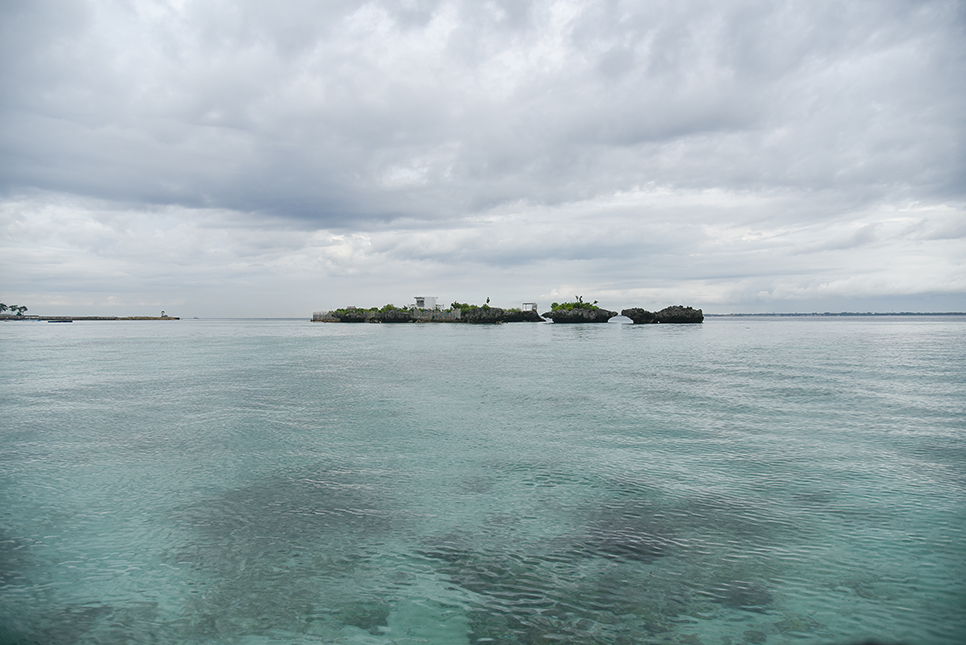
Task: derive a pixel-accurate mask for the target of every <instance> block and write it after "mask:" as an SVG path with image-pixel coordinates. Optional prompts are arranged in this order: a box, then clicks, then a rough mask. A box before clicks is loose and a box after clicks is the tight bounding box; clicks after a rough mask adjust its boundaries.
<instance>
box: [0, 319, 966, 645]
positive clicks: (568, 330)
mask: <svg viewBox="0 0 966 645" xmlns="http://www.w3.org/2000/svg"><path fill="white" fill-rule="evenodd" d="M0 356H2V358H3V362H4V364H5V367H6V369H5V370H4V371H3V373H2V374H0V384H2V387H0V406H2V421H0V437H2V446H3V448H2V450H0V643H4V644H6V643H18V642H20V643H33V642H37V643H50V644H60V643H155V642H157V643H162V642H164V643H166V642H185V643H215V642H234V643H251V644H256V643H291V642H304V643H319V642H323V643H426V642H429V643H446V644H460V643H680V644H684V643H688V644H692V645H696V644H699V643H700V644H704V645H727V644H733V645H740V644H742V643H768V644H778V643H849V642H856V641H859V640H861V639H865V638H877V639H879V640H883V641H902V642H907V643H960V642H962V636H961V635H962V634H964V633H966V616H964V611H963V607H964V606H966V582H964V581H966V541H964V539H963V538H964V535H963V533H964V527H966V504H964V500H966V450H964V448H966V432H964V431H966V421H964V419H966V319H964V318H958V317H922V318H914V317H895V318H803V319H798V318H795V319H787V318H783V319H767V318H727V319H720V318H712V319H709V320H708V321H707V322H706V323H705V324H703V325H681V326H673V325H649V326H639V327H638V326H631V325H617V324H608V325H589V326H568V325H551V324H545V325H544V324H522V323H521V324H508V325H499V326H492V327H491V326H464V325H334V324H311V323H308V322H303V321H238V320H233V321H187V320H185V321H179V322H166V323H158V322H88V323H83V322H75V323H73V324H71V325H47V324H42V323H7V324H3V325H0Z"/></svg>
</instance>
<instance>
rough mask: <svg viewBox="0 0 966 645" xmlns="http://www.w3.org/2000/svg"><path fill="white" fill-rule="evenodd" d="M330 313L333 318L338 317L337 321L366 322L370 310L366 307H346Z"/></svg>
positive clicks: (370, 313)
mask: <svg viewBox="0 0 966 645" xmlns="http://www.w3.org/2000/svg"><path fill="white" fill-rule="evenodd" d="M330 315H331V316H332V317H333V318H338V319H339V322H344V323H361V322H367V321H368V320H369V317H370V316H371V315H372V312H371V311H367V310H366V309H347V310H346V311H333V312H332V313H331V314H330Z"/></svg>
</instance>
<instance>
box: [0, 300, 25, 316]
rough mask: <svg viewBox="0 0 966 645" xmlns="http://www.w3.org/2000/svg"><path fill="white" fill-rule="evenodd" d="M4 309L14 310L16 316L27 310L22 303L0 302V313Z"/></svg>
mask: <svg viewBox="0 0 966 645" xmlns="http://www.w3.org/2000/svg"><path fill="white" fill-rule="evenodd" d="M4 311H11V312H15V313H16V314H17V316H21V317H22V316H23V312H25V311H27V307H26V306H24V305H5V304H3V303H2V302H0V313H3V312H4Z"/></svg>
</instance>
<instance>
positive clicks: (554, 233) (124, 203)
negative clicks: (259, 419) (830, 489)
mask: <svg viewBox="0 0 966 645" xmlns="http://www.w3.org/2000/svg"><path fill="white" fill-rule="evenodd" d="M642 4H643V6H642ZM0 12H2V14H3V15H0V82H2V83H3V87H4V92H3V93H2V96H0V110H2V112H0V119H2V121H0V124H2V127H0V147H2V150H3V155H0V200H2V201H0V230H2V242H0V245H2V252H3V255H4V258H3V260H2V261H3V263H4V264H3V279H2V280H3V281H2V284H0V293H2V296H3V297H4V299H5V300H4V301H5V302H8V301H21V300H23V301H28V300H29V302H27V304H31V303H36V304H34V305H33V306H32V307H31V310H32V311H38V312H39V311H40V310H41V309H44V310H47V309H50V308H51V307H53V308H57V307H67V308H69V309H71V311H72V312H76V313H82V312H81V311H79V310H78V309H79V308H85V307H87V308H91V309H97V310H98V311H103V309H104V308H105V307H113V308H120V309H123V310H124V312H128V311H130V312H132V313H133V312H134V310H135V309H138V308H150V307H156V306H157V303H161V304H162V305H165V304H167V308H168V309H172V310H173V309H176V308H182V309H185V310H186V311H185V313H186V314H198V315H271V314H278V315H307V313H309V312H310V311H311V310H312V309H319V308H327V307H333V306H337V305H341V304H348V302H347V301H346V298H351V299H353V300H357V301H358V303H357V304H384V302H383V301H385V302H390V301H394V302H396V303H397V304H403V303H404V302H405V301H407V300H408V299H410V298H411V296H412V295H413V293H415V292H416V291H420V292H423V291H430V292H433V295H440V296H441V297H442V298H444V300H447V301H448V300H449V299H454V300H455V299H457V298H459V299H461V300H466V299H473V298H477V299H482V298H484V297H486V296H493V297H495V298H505V299H507V300H508V302H506V303H502V304H513V303H514V302H516V301H517V300H533V299H537V298H544V299H547V298H553V299H558V297H568V296H570V295H574V294H573V293H570V292H571V291H574V290H579V291H575V293H582V294H585V295H588V296H593V299H598V300H600V301H601V303H602V304H608V305H611V306H613V307H615V308H617V307H620V306H626V305H631V304H640V305H642V306H657V305H661V306H663V305H665V304H670V303H671V302H677V301H686V302H687V304H695V305H697V306H702V305H703V306H705V308H706V309H707V310H711V311H733V310H775V311H789V310H809V311H810V310H812V309H813V308H820V309H822V308H835V306H834V305H840V307H839V308H844V309H849V308H852V307H850V306H849V305H850V303H854V304H869V303H880V306H882V307H889V308H898V309H905V308H909V307H905V306H904V305H905V304H918V305H924V306H926V307H931V308H939V309H949V308H956V309H960V310H962V309H966V262H964V260H966V245H964V244H963V242H964V238H966V226H964V220H966V217H964V216H966V210H964V207H966V199H964V197H966V190H964V188H966V186H964V177H966V159H964V153H963V143H964V136H963V132H964V128H963V123H964V122H966V118H964V117H966V110H964V108H966V89H964V86H963V83H962V82H961V81H959V80H958V79H959V76H961V72H962V70H963V69H964V68H966V65H964V63H966V38H964V36H966V29H964V26H966V10H964V8H963V5H962V3H959V2H955V1H947V2H889V1H885V2H882V1H876V2H855V3H845V4H843V3H833V2H828V3H826V2H786V3H761V2H738V3H726V5H725V6H722V5H721V3H711V2H668V3H660V2H658V3H631V2H627V3H623V2H579V3H578V2H517V1H513V2H510V1H506V2H498V1H493V2H486V3H477V2H445V1H438V2H435V1H434V2H430V1H426V2H423V1H413V2H403V3H400V2H368V3H362V2H327V3H315V2H303V3H286V4H285V6H284V11H280V10H279V9H278V8H277V7H275V6H273V5H268V4H266V3H259V2H250V3H245V2H231V3H228V2H225V3H219V2H205V3H201V2H191V1H186V2H168V3H165V2H87V3H75V4H73V5H70V6H65V5H63V4H61V3H43V2H36V3H26V2H24V3H5V4H4V5H3V7H2V8H0ZM411 292H412V293H411ZM253 296H254V298H253ZM109 299H112V300H109ZM253 301H257V302H262V303H264V306H265V307H266V310H261V309H257V310H253V309H252V305H251V303H252V302H253ZM856 308H860V307H856ZM912 308H915V307H912Z"/></svg>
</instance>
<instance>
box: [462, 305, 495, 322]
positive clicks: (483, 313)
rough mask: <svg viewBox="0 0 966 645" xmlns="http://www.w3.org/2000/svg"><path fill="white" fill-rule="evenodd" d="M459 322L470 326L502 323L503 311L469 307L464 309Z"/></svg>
mask: <svg viewBox="0 0 966 645" xmlns="http://www.w3.org/2000/svg"><path fill="white" fill-rule="evenodd" d="M460 320H462V321H463V322H467V323H470V324H471V325H494V324H496V323H501V322H503V310H502V309H500V308H499V307H487V308H486V309H484V308H483V307H470V308H469V309H464V310H463V313H462V315H461V316H460Z"/></svg>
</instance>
